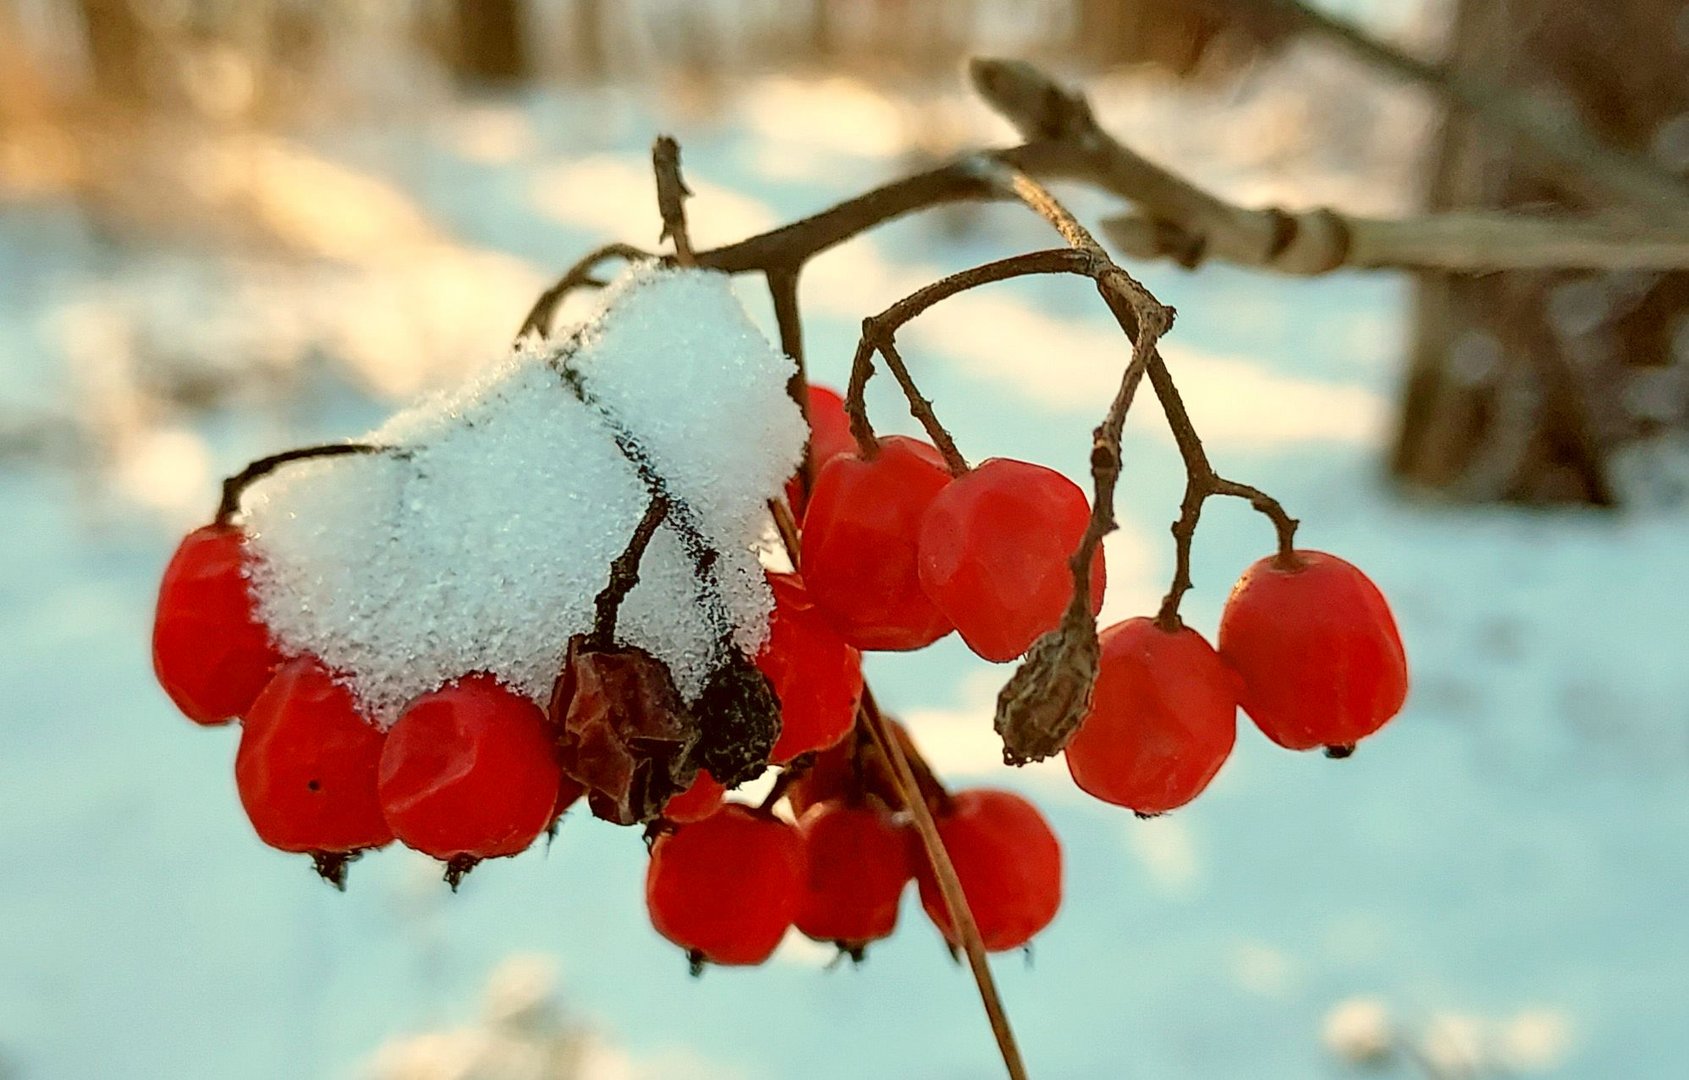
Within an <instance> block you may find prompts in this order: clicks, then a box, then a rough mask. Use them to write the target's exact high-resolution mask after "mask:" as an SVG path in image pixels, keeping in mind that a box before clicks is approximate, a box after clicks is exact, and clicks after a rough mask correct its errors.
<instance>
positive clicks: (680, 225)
mask: <svg viewBox="0 0 1689 1080" xmlns="http://www.w3.org/2000/svg"><path fill="white" fill-rule="evenodd" d="M651 168H652V169H653V170H654V171H655V172H656V174H657V210H658V212H659V213H660V214H661V215H662V218H663V232H662V235H661V236H660V237H658V239H661V240H671V241H673V242H674V261H675V262H676V263H677V264H678V265H680V266H696V265H697V264H698V259H697V256H696V255H694V254H693V252H692V237H691V234H689V233H688V232H687V231H686V198H687V196H689V195H691V194H692V191H691V189H690V188H688V187H687V186H686V181H685V180H684V179H682V177H681V175H680V144H679V143H677V142H675V141H674V139H672V138H670V137H669V136H667V135H660V136H658V137H657V141H656V142H655V143H653V144H652V145H651Z"/></svg>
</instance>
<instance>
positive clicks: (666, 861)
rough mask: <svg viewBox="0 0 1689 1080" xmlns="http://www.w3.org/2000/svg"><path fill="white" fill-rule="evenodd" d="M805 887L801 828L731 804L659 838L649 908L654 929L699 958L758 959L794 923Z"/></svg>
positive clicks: (649, 872) (648, 880)
mask: <svg viewBox="0 0 1689 1080" xmlns="http://www.w3.org/2000/svg"><path fill="white" fill-rule="evenodd" d="M803 885H804V848H803V838H802V837H801V836H799V835H798V831H797V829H795V828H793V827H792V826H791V825H788V824H786V823H785V822H783V821H781V820H779V819H778V818H776V817H774V816H772V815H770V814H765V813H763V812H761V811H759V810H756V809H753V808H752V807H749V806H741V805H739V804H737V803H728V804H726V805H724V806H723V807H722V808H721V809H720V810H718V811H717V812H716V813H714V814H712V815H710V816H709V817H707V818H705V819H704V820H702V821H699V822H695V823H693V824H691V825H682V826H680V827H679V828H678V829H676V830H675V831H673V832H671V833H665V834H664V835H662V836H660V837H658V838H657V842H656V843H655V844H654V845H653V846H652V848H651V863H650V865H649V866H648V867H647V869H646V874H645V906H646V909H647V911H648V912H649V914H650V916H651V925H652V926H653V927H654V928H655V929H656V931H657V932H658V933H659V934H661V935H663V936H664V937H665V938H668V939H669V940H670V941H672V942H674V943H675V944H676V945H679V946H680V947H681V948H683V949H685V950H686V951H687V952H688V954H689V955H691V956H692V957H693V959H694V962H695V963H698V962H701V961H705V960H707V961H709V962H710V963H713V964H724V965H740V964H760V963H762V962H763V961H764V960H767V959H768V958H769V956H770V955H771V954H772V953H773V952H774V950H775V948H776V947H777V946H778V945H779V944H780V939H781V938H782V937H784V936H785V934H786V931H787V929H788V928H790V927H791V925H792V919H793V917H794V916H795V915H796V914H797V911H798V903H799V900H800V898H801V896H802V892H803Z"/></svg>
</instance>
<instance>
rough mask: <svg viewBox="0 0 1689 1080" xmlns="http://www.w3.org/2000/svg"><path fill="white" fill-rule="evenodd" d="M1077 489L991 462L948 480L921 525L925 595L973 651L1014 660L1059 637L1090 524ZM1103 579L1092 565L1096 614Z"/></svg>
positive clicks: (1021, 466)
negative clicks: (1050, 636) (1072, 563)
mask: <svg viewBox="0 0 1689 1080" xmlns="http://www.w3.org/2000/svg"><path fill="white" fill-rule="evenodd" d="M1090 519H1091V507H1090V503H1089V502H1087V501H1086V499H1085V493H1084V492H1083V491H1081V490H1080V489H1079V486H1078V485H1077V484H1075V483H1074V482H1073V481H1071V480H1069V479H1068V478H1067V477H1065V476H1063V475H1062V474H1061V473H1059V472H1056V471H1055V470H1054V469H1046V468H1045V467H1044V466H1042V465H1034V464H1032V463H1030V462H1026V461H1015V460H1013V459H1010V458H991V459H990V460H988V461H985V462H982V463H981V464H980V465H979V466H977V467H976V468H974V469H973V470H972V471H970V472H968V473H967V474H965V475H963V476H959V477H957V478H956V479H955V480H953V481H951V483H950V484H949V486H947V487H946V488H945V489H944V490H943V491H941V492H939V493H938V496H937V497H936V498H934V499H933V501H932V504H931V505H930V506H928V507H927V511H926V514H925V515H924V516H923V517H922V518H921V532H920V576H921V587H922V588H923V589H925V590H926V594H927V596H929V597H931V598H932V601H933V603H934V604H936V605H937V606H938V609H939V610H940V611H942V612H944V615H945V617H946V618H948V619H949V620H950V621H951V622H953V623H955V624H956V630H957V632H958V633H960V634H961V635H962V640H963V641H965V642H967V644H968V648H970V649H972V650H973V651H974V652H976V653H978V654H979V655H980V656H982V657H984V658H985V659H987V660H991V661H996V662H999V663H1001V662H1003V661H1007V660H1013V659H1014V658H1015V657H1017V656H1020V655H1021V654H1022V653H1024V652H1026V650H1027V649H1028V648H1030V647H1031V645H1032V643H1033V642H1034V641H1036V640H1037V639H1038V638H1039V637H1040V636H1041V635H1043V634H1044V633H1046V632H1048V631H1050V630H1053V629H1055V627H1056V624H1057V623H1059V622H1060V621H1061V616H1062V612H1063V611H1065V610H1066V609H1067V605H1068V602H1069V601H1070V600H1071V599H1072V598H1073V574H1072V572H1071V571H1070V570H1069V568H1068V562H1069V560H1070V559H1072V557H1073V553H1074V552H1075V551H1076V550H1077V549H1078V547H1079V541H1080V538H1081V537H1083V536H1084V535H1085V527H1086V525H1088V524H1089V523H1090ZM1105 581H1106V574H1105V572H1104V569H1103V553H1102V549H1101V548H1100V547H1099V548H1098V549H1097V553H1096V556H1095V558H1094V559H1093V560H1092V562H1091V597H1090V600H1091V613H1092V614H1093V615H1094V614H1096V613H1097V611H1098V610H1100V609H1101V608H1102V602H1103V587H1104V584H1105Z"/></svg>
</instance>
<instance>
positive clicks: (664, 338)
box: [246, 263, 805, 724]
mask: <svg viewBox="0 0 1689 1080" xmlns="http://www.w3.org/2000/svg"><path fill="white" fill-rule="evenodd" d="M790 375H791V362H790V361H789V360H787V359H786V358H785V357H783V356H781V355H780V353H779V351H778V350H777V349H775V348H774V347H773V346H772V345H770V344H769V342H768V341H767V340H766V339H765V338H764V337H763V336H762V334H761V333H760V332H759V331H758V330H757V328H756V327H755V326H754V325H753V324H752V322H751V321H750V319H749V317H748V316H747V315H746V313H745V311H744V309H743V308H742V307H741V306H740V304H739V302H738V300H737V299H736V298H735V297H734V295H733V292H732V289H731V287H730V285H729V281H728V278H727V276H726V275H723V274H718V273H715V272H711V271H702V270H685V269H670V268H664V267H661V266H659V265H657V264H655V263H643V264H639V265H636V266H634V267H632V268H631V269H629V270H628V271H627V272H625V273H624V274H623V275H622V276H621V277H620V278H619V279H618V280H617V281H616V282H614V283H613V284H612V285H611V286H610V287H609V288H607V289H605V290H604V291H603V293H602V294H601V297H600V300H599V304H598V308H597V311H596V312H595V313H594V314H593V315H592V316H590V317H589V318H588V319H586V320H585V321H584V322H583V323H581V324H579V325H577V326H576V327H574V328H572V329H570V330H568V331H565V332H562V333H559V334H557V335H554V336H553V337H551V338H548V339H546V340H543V341H541V340H539V339H537V338H529V339H526V340H524V341H523V342H522V343H520V345H519V346H518V347H517V349H516V350H515V351H514V352H513V353H512V354H510V355H508V356H507V357H505V358H504V359H502V360H500V361H499V362H497V363H495V364H492V365H490V366H489V367H488V368H487V369H486V370H485V371H484V372H482V374H481V375H480V376H479V377H478V378H477V379H475V380H474V381H473V382H471V383H470V384H469V385H467V386H465V387H462V388H461V389H459V390H457V391H455V392H452V393H448V394H444V395H440V396H437V397H435V398H433V399H431V400H428V401H425V402H423V403H421V404H419V405H417V406H415V407H413V408H411V409H408V410H406V411H404V412H402V413H400V414H398V415H397V416H395V417H393V418H392V419H391V420H390V421H388V423H386V424H385V425H383V426H382V427H380V428H378V429H377V430H376V431H374V432H373V433H371V434H370V435H368V436H366V437H365V438H364V439H362V440H361V441H363V442H368V443H372V444H377V445H380V446H383V447H389V448H391V452H389V453H383V454H368V455H358V456H353V457H343V458H334V459H327V460H322V461H315V462H306V463H302V464H299V465H296V466H294V467H291V468H288V469H284V470H281V471H279V472H278V473H276V474H275V476H274V477H272V478H270V479H267V480H265V481H264V482H263V483H261V484H259V485H258V486H257V487H255V488H254V489H253V490H252V492H251V493H250V494H249V495H248V497H247V500H246V507H247V513H248V518H247V522H246V524H247V529H248V531H249V533H250V535H251V538H252V539H251V545H252V550H253V553H254V555H255V556H256V565H255V566H254V569H253V573H252V583H253V588H254V591H255V593H256V596H257V601H258V607H259V611H260V614H261V616H262V618H263V620H264V622H265V623H266V624H267V625H268V626H269V627H270V629H271V631H272V633H273V634H274V636H275V639H276V640H277V641H278V642H279V643H280V645H281V647H282V648H283V650H284V651H285V652H287V653H289V654H304V653H309V654H312V655H315V656H317V657H320V658H321V659H322V661H323V663H324V664H325V665H326V666H327V667H329V668H330V669H332V670H335V671H338V672H341V673H342V674H343V675H344V676H345V677H346V678H347V679H348V681H349V683H350V686H351V689H352V691H353V693H354V694H355V696H356V697H357V699H358V701H359V703H360V705H361V706H362V707H363V708H364V709H365V710H366V711H367V712H368V713H369V714H370V715H371V716H373V717H374V718H375V719H376V720H378V721H379V722H381V723H383V724H386V723H389V722H391V721H392V720H393V719H394V717H395V716H396V715H397V713H398V711H399V710H400V709H402V708H403V706H404V705H405V703H406V702H408V701H409V700H410V699H411V698H413V697H415V696H417V695H418V694H422V693H427V692H429V691H432V690H435V689H438V688H439V687H440V686H441V685H442V684H443V683H445V682H447V681H448V680H451V679H453V678H456V677H458V676H462V675H465V674H467V673H470V672H477V671H481V672H489V673H491V674H493V675H495V676H497V677H498V678H499V679H500V680H501V681H502V682H504V683H506V684H507V685H509V686H510V687H512V688H513V689H515V690H517V691H519V692H520V693H523V694H525V695H527V696H528V697H530V698H532V699H533V700H534V701H536V702H538V703H540V704H542V705H543V704H544V703H545V702H546V700H547V698H548V697H549V695H550V693H551V689H552V684H553V683H554V681H555V680H556V678H557V673H558V671H559V668H560V667H561V665H562V662H563V653H564V649H565V646H566V645H567V643H568V641H569V638H570V637H571V636H572V635H574V634H578V633H584V632H586V631H588V630H590V629H591V628H592V624H593V614H594V610H593V599H594V597H595V596H596V595H597V593H598V592H599V590H600V589H602V588H603V587H604V585H605V583H606V581H607V580H608V574H609V566H610V563H611V560H613V559H614V558H615V557H616V556H617V555H618V554H620V553H621V552H622V550H623V548H624V547H625V546H626V545H627V542H628V539H629V537H630V536H632V534H633V531H634V527H635V525H636V524H637V522H638V521H639V519H640V517H641V515H642V514H643V513H644V512H645V510H646V507H647V506H648V504H649V502H650V494H649V487H648V485H649V484H651V483H655V484H657V485H659V486H660V487H661V489H662V490H663V492H664V493H665V494H666V495H667V496H668V497H669V498H670V500H671V503H672V504H673V506H674V509H673V510H672V511H671V513H670V514H669V516H668V518H667V520H666V521H665V522H664V524H663V525H662V526H661V527H660V528H659V529H658V530H657V533H656V535H655V537H654V538H653V540H652V543H651V545H650V547H649V548H648V549H647V551H646V553H645V555H644V558H643V559H642V561H641V564H640V575H639V576H640V580H639V584H638V585H637V586H636V587H635V588H634V589H633V591H632V592H631V593H630V594H629V595H628V597H627V601H626V603H625V604H624V605H623V606H622V609H621V613H620V617H619V619H618V621H617V633H616V636H617V638H618V639H619V640H621V641H623V642H625V643H627V644H630V645H636V646H639V647H640V648H643V649H645V650H647V651H649V652H650V653H652V654H653V655H655V656H657V657H658V658H659V659H661V660H662V661H663V662H664V663H666V664H667V665H668V666H669V668H670V669H671V671H672V673H673V675H674V679H675V684H676V686H677V688H678V689H679V690H680V692H681V694H682V695H683V696H684V697H685V698H686V699H687V700H688V701H691V700H693V699H695V698H696V697H697V696H698V694H699V693H700V692H701V691H702V690H703V687H704V683H705V680H706V678H707V677H708V676H709V675H710V673H711V672H712V671H714V670H715V669H717V668H718V667H719V666H720V664H721V663H722V659H723V658H722V656H721V655H720V653H721V650H722V648H723V645H722V639H723V638H724V636H725V637H726V638H727V639H730V640H731V643H732V645H733V646H736V647H737V648H738V649H740V650H742V651H743V652H745V653H747V654H750V655H754V654H755V652H756V650H757V649H758V648H759V647H760V646H761V644H762V641H763V638H764V636H765V634H766V632H767V618H768V613H769V610H770V608H771V605H772V600H771V597H770V595H769V592H768V586H767V584H766V582H765V581H764V579H763V574H762V569H761V567H760V565H759V564H758V560H757V557H756V553H755V548H756V546H757V545H758V544H759V542H761V541H762V540H763V537H764V535H765V531H766V523H767V509H766V507H767V501H768V500H769V499H770V498H772V497H774V496H776V495H777V494H778V493H779V492H780V490H781V485H782V484H783V483H784V481H785V480H786V478H787V477H788V476H790V475H791V473H792V471H793V469H794V468H795V467H796V466H797V464H798V462H799V460H800V457H801V454H802V450H803V442H804V436H805V431H804V423H803V418H802V416H801V414H800V413H799V411H798V409H797V407H796V406H795V405H794V404H793V403H792V401H791V400H790V399H789V398H788V397H787V396H786V381H787V379H788V377H789V376H790ZM630 457H631V458H632V459H633V460H630ZM642 473H643V476H642ZM688 527H689V528H690V531H691V533H692V537H691V538H690V539H687V538H686V535H685V534H686V531H687V528H688ZM700 541H701V543H702V546H703V547H705V548H707V549H708V550H710V551H713V552H714V556H713V565H712V567H711V572H710V575H709V576H710V577H712V578H713V579H714V589H713V590H706V589H705V587H704V586H703V585H701V584H700V576H699V573H698V571H697V561H698V553H699V547H700ZM709 591H714V592H716V593H718V594H719V595H718V597H713V596H710V595H708V592H709Z"/></svg>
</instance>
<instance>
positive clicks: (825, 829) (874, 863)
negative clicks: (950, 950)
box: [645, 725, 1061, 966]
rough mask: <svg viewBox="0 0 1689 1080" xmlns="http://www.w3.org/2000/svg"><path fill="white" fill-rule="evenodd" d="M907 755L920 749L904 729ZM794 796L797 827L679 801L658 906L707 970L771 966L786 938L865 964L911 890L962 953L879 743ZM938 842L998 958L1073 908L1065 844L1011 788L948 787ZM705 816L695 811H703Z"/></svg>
mask: <svg viewBox="0 0 1689 1080" xmlns="http://www.w3.org/2000/svg"><path fill="white" fill-rule="evenodd" d="M891 730H892V731H893V733H894V736H895V737H897V738H898V739H900V741H901V742H902V745H904V746H906V747H909V746H912V744H910V743H909V742H908V736H907V734H906V733H905V732H903V730H902V729H901V728H899V727H896V726H895V725H894V726H892V728H891ZM794 776H795V779H794V780H793V782H792V783H791V784H790V786H789V787H787V788H786V789H785V790H784V792H783V794H784V796H785V799H786V800H787V803H788V805H789V807H790V809H791V815H792V818H793V820H792V821H788V820H787V819H786V818H783V817H780V816H777V815H776V814H775V813H773V812H772V811H771V810H770V809H769V807H767V806H766V805H765V806H761V807H752V806H747V805H743V804H740V803H733V802H720V801H719V800H720V789H719V788H717V789H716V797H717V800H718V805H717V808H716V809H715V810H714V812H712V813H709V814H707V816H702V817H694V818H690V819H689V820H688V819H683V818H681V817H680V816H679V815H678V814H677V813H676V804H677V803H679V802H680V801H681V800H680V799H678V798H677V799H676V800H674V802H671V803H670V805H669V808H668V810H667V811H665V818H666V819H667V822H666V823H665V824H664V825H663V827H662V828H661V829H660V830H659V832H658V835H657V838H656V841H655V843H654V844H653V845H652V850H651V862H650V866H649V868H648V870H647V874H646V879H645V900H646V906H647V908H648V909H649V911H650V915H651V922H652V925H654V926H655V927H656V928H657V931H658V932H659V933H661V934H662V935H663V936H664V937H666V938H668V939H669V940H670V941H672V942H674V943H675V944H677V945H680V946H681V947H682V948H684V949H685V950H686V951H687V953H688V955H689V956H690V957H691V959H692V962H693V964H694V966H696V965H698V964H701V963H704V962H709V963H713V964H760V963H762V962H763V961H764V960H766V959H767V958H768V957H769V955H770V954H772V953H773V951H774V949H775V947H776V946H778V945H779V943H780V941H781V940H782V939H783V938H784V937H785V935H786V932H787V931H788V930H789V929H791V928H792V927H796V928H797V929H798V931H799V932H801V933H803V934H804V935H805V936H807V937H809V938H811V939H813V940H815V941H820V942H828V943H831V944H834V945H836V946H838V948H839V949H841V950H842V951H843V952H845V953H846V954H848V955H850V956H851V957H853V958H854V959H858V960H860V959H861V958H862V956H863V950H864V949H865V948H866V947H867V946H868V945H869V944H870V943H872V942H875V941H879V940H881V939H883V938H886V937H889V936H890V935H891V933H892V931H893V930H894V929H895V928H896V926H897V916H898V908H899V906H900V905H901V903H902V898H903V893H904V890H905V888H906V887H907V886H908V885H909V883H910V881H915V882H916V883H917V887H918V891H919V893H920V898H921V905H922V907H923V908H924V909H925V911H926V913H927V915H928V917H929V918H930V919H931V920H932V921H933V923H934V925H936V926H937V927H938V929H939V930H940V932H941V933H943V935H944V936H945V938H946V939H947V940H948V941H949V942H950V944H951V945H952V946H960V945H961V943H962V942H961V937H960V935H959V934H958V932H957V931H956V928H955V926H954V924H953V922H952V920H951V916H950V911H949V908H948V907H947V905H946V903H945V900H944V896H943V893H942V890H941V889H940V887H939V885H938V882H937V879H936V878H935V877H934V874H933V871H932V868H931V864H930V863H929V862H928V860H927V858H926V856H925V855H924V854H923V853H922V851H921V847H920V844H919V841H918V839H917V837H916V834H915V830H914V828H913V827H912V826H911V824H910V819H909V815H908V814H907V813H906V812H904V811H903V810H900V809H899V807H900V805H901V799H900V796H899V795H898V793H897V788H896V785H895V783H894V782H892V781H891V780H890V779H889V766H888V765H887V764H886V762H885V760H884V758H883V757H880V756H879V755H878V754H877V753H876V752H875V750H874V748H873V747H872V745H870V744H868V743H867V742H866V741H865V740H858V739H855V738H852V739H846V740H844V741H842V742H841V743H840V744H838V745H836V746H834V747H832V748H829V749H828V750H826V751H823V752H822V753H821V754H819V755H817V756H816V758H815V761H814V763H813V765H812V766H811V767H810V768H809V769H807V770H806V771H804V772H803V773H801V774H794ZM929 804H930V807H931V811H932V814H933V819H934V824H935V826H936V828H937V832H938V836H939V838H940V840H941V841H942V842H943V844H944V847H945V850H946V851H947V852H948V854H949V857H950V860H951V863H952V864H953V866H954V869H955V871H956V875H957V877H958V879H959V880H960V882H961V885H962V891H963V894H964V896H965V897H966V899H967V902H968V907H969V910H970V912H971V914H972V916H973V919H974V922H975V924H976V926H977V928H978V930H979V933H980V937H981V939H982V941H983V943H984V945H985V947H986V948H987V949H988V950H991V951H993V952H995V951H1002V950H1006V949H1017V948H1021V947H1023V946H1025V945H1026V944H1027V943H1028V942H1029V941H1031V939H1032V937H1033V936H1034V935H1035V934H1037V933H1038V931H1040V930H1042V929H1043V928H1044V927H1045V926H1046V925H1048V924H1049V922H1050V920H1051V919H1053V918H1055V915H1056V911H1057V909H1058V908H1059V907H1060V906H1061V846H1060V844H1059V843H1058V842H1057V840H1056V836H1055V833H1054V832H1052V831H1051V829H1050V826H1049V825H1048V824H1047V823H1046V822H1045V821H1044V818H1043V816H1042V815H1041V814H1040V813H1039V812H1038V810H1037V808H1036V807H1034V806H1033V805H1032V804H1031V803H1029V802H1027V801H1026V800H1025V799H1023V798H1021V797H1020V796H1018V795H1015V794H1012V793H1010V792H1007V791H996V790H989V789H973V790H968V791H961V792H957V793H955V794H950V793H947V792H944V791H942V790H939V789H937V788H936V787H934V789H933V790H932V791H931V792H930V793H929ZM694 812H695V811H694Z"/></svg>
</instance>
